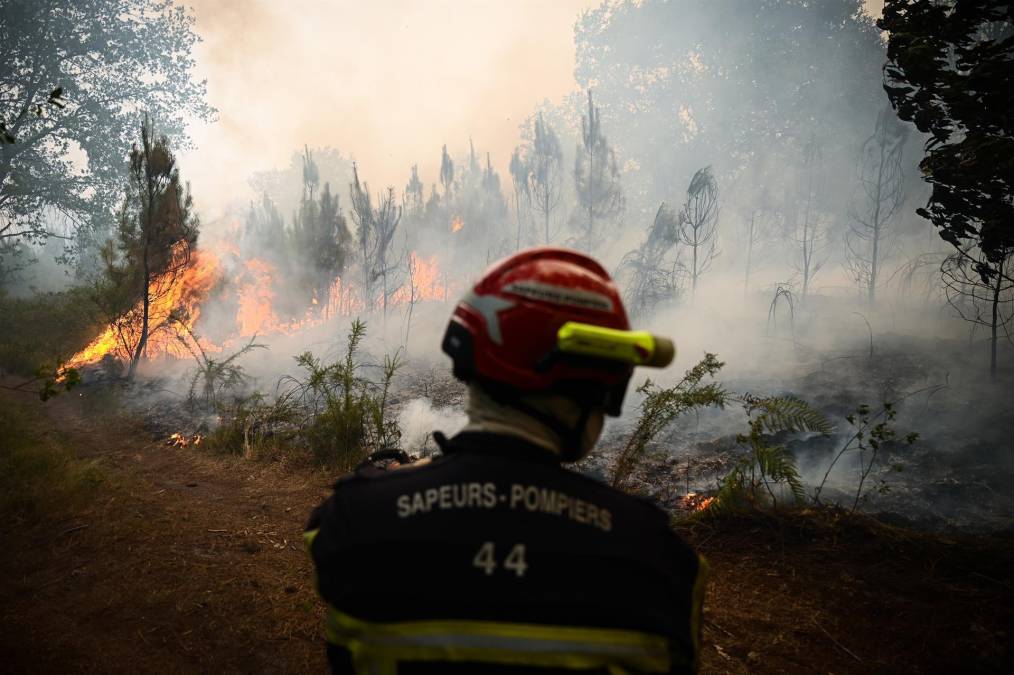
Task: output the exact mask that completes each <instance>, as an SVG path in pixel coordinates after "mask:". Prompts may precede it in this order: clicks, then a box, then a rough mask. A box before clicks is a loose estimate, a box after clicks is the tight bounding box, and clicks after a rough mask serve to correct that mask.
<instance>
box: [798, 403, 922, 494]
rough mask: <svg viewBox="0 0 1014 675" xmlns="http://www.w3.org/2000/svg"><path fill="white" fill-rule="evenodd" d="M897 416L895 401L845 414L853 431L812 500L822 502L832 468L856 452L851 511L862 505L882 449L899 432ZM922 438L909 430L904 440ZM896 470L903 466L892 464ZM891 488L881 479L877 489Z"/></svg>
mask: <svg viewBox="0 0 1014 675" xmlns="http://www.w3.org/2000/svg"><path fill="white" fill-rule="evenodd" d="M897 416H898V409H897V407H896V406H895V404H894V403H891V402H888V401H885V402H884V404H883V405H882V406H881V407H880V409H879V410H873V409H872V408H870V406H869V405H867V404H866V403H863V404H861V405H859V406H858V407H857V408H856V410H855V412H853V413H851V414H849V415H846V416H845V420H846V421H847V422H848V423H849V425H850V426H851V427H852V429H853V434H852V436H850V437H849V438H848V440H846V441H845V443H844V445H842V447H841V449H840V450H839V451H838V452H837V454H835V456H834V459H832V460H831V463H830V464H829V465H828V467H827V471H826V472H825V473H824V478H823V479H822V480H821V481H820V485H818V486H817V489H816V490H815V491H814V493H813V501H814V502H816V503H818V504H819V503H820V495H821V492H823V490H824V486H825V485H826V484H827V479H828V477H829V476H830V475H831V470H832V469H833V468H834V467H835V465H836V464H837V463H838V461H839V460H840V459H841V458H842V457H843V456H844V455H845V453H847V452H852V453H855V454H856V455H857V456H858V460H859V482H858V484H857V486H856V495H855V499H854V500H853V502H852V511H855V510H856V509H857V508H858V507H859V502H860V501H861V500H862V499H863V498H864V497H865V496H866V493H865V492H864V490H865V489H866V488H867V486H866V481H867V479H868V478H869V476H870V473H871V472H872V471H873V467H874V465H875V463H876V461H877V457H878V456H879V454H880V451H881V449H882V448H883V447H884V445H885V444H886V443H889V442H892V441H896V440H897V438H898V433H897V431H896V430H895V428H894V420H895V418H896V417H897ZM918 439H919V434H918V433H916V432H914V431H913V432H909V433H908V434H906V435H905V437H904V441H905V443H907V444H908V445H912V444H913V443H915V442H916V441H917V440H918ZM891 469H892V470H894V471H901V466H900V465H898V464H894V465H893V466H892V467H891ZM889 489H890V487H889V486H888V485H887V484H886V483H885V482H884V481H881V483H880V485H879V487H878V491H879V492H882V493H883V492H887V491H888V490H889Z"/></svg>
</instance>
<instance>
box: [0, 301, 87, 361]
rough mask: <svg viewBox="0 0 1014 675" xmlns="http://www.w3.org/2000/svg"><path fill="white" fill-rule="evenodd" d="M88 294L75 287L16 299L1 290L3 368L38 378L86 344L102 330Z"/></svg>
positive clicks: (0, 327) (0, 338)
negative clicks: (44, 370)
mask: <svg viewBox="0 0 1014 675" xmlns="http://www.w3.org/2000/svg"><path fill="white" fill-rule="evenodd" d="M99 323H100V322H99V321H98V317H97V316H96V312H95V307H94V305H93V304H92V303H91V301H90V296H89V293H88V291H87V290H86V289H83V288H72V289H68V290H66V291H61V292H58V293H40V294H37V295H34V296H32V297H29V298H16V297H11V296H7V295H4V294H3V293H2V292H0V371H6V372H9V373H15V374H18V375H23V376H25V377H36V376H37V375H38V370H39V368H40V366H42V365H44V364H49V365H50V366H52V367H49V368H47V370H48V371H49V372H55V365H56V364H58V363H60V362H61V361H62V360H63V359H65V358H68V357H69V356H70V355H72V354H75V353H77V352H78V351H79V350H81V349H82V348H84V347H85V346H87V344H88V342H89V341H91V339H92V338H94V337H95V334H96V333H97V332H98V330H99Z"/></svg>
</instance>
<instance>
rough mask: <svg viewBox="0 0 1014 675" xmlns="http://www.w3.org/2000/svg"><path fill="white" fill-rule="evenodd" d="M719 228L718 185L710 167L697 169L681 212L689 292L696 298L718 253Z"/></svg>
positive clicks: (680, 231) (680, 228) (680, 225)
mask: <svg viewBox="0 0 1014 675" xmlns="http://www.w3.org/2000/svg"><path fill="white" fill-rule="evenodd" d="M717 225H718V182H717V181H716V180H715V177H714V175H712V173H711V167H710V166H706V167H704V168H703V169H698V170H697V173H695V174H694V177H693V178H692V179H690V187H688V188H687V201H686V202H684V204H683V211H682V212H681V213H680V223H679V230H678V232H679V239H680V241H681V242H683V243H684V244H685V245H687V246H688V247H690V292H691V296H696V295H697V282H698V281H699V280H700V278H701V275H702V274H704V272H706V271H707V270H708V268H709V267H711V263H712V261H714V259H715V256H716V255H717V253H718V250H717V248H716V246H715V244H716V242H715V233H716V231H717Z"/></svg>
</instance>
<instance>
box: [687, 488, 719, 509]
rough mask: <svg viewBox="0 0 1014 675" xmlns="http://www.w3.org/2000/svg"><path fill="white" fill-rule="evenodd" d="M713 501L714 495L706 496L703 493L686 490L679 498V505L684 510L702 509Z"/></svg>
mask: <svg viewBox="0 0 1014 675" xmlns="http://www.w3.org/2000/svg"><path fill="white" fill-rule="evenodd" d="M714 502H715V498H714V497H707V496H705V495H701V494H697V493H696V492H688V493H686V494H685V495H683V498H682V499H680V506H682V507H683V510H685V511H693V512H698V511H704V510H705V509H707V508H708V507H709V506H711V505H712V504H713V503H714Z"/></svg>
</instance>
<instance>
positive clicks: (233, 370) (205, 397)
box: [171, 312, 267, 410]
mask: <svg viewBox="0 0 1014 675" xmlns="http://www.w3.org/2000/svg"><path fill="white" fill-rule="evenodd" d="M171 318H172V320H173V322H174V323H175V324H176V325H177V326H178V327H179V328H180V329H182V330H183V332H182V333H178V334H177V335H176V339H177V340H179V342H180V343H181V344H182V345H183V346H184V347H186V348H187V350H188V351H189V352H190V354H191V355H192V356H193V357H194V360H195V361H197V368H196V369H195V370H194V374H193V376H191V378H190V388H189V389H188V391H187V400H188V401H190V402H191V404H194V405H200V406H202V407H204V408H205V409H206V410H217V409H218V408H219V407H220V405H221V403H222V398H223V397H224V396H226V395H227V394H233V395H237V394H239V393H241V391H242V389H243V388H244V387H245V386H246V385H247V383H248V381H249V378H248V377H247V375H246V373H245V372H244V371H243V366H241V365H239V364H238V363H236V361H237V359H239V357H241V356H243V355H245V354H248V353H249V352H251V351H253V350H254V349H267V345H263V344H257V343H256V342H254V341H255V340H256V339H257V336H256V335H255V336H253V337H252V338H250V341H249V342H247V343H246V345H244V346H243V347H241V348H240V349H238V350H237V351H235V352H233V353H232V354H231V355H229V356H227V357H225V358H224V359H213V358H211V357H209V356H208V353H207V352H206V351H205V350H204V348H203V347H202V346H201V342H200V340H199V339H198V338H197V335H195V334H194V332H193V330H192V329H191V328H190V326H189V325H187V323H188V322H187V321H186V320H185V319H184V317H183V316H182V315H181V314H180V313H178V312H176V313H173V315H172V317H171ZM188 338H189V339H188Z"/></svg>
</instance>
